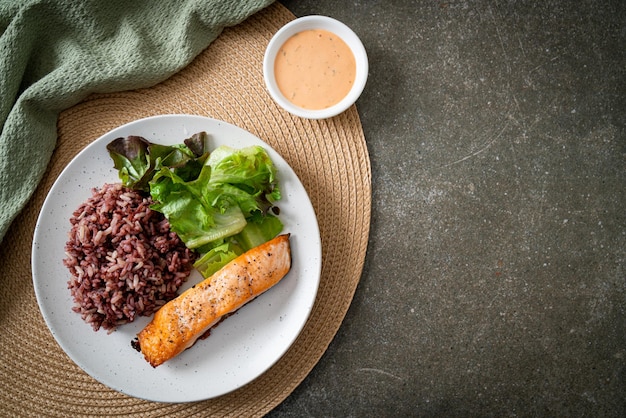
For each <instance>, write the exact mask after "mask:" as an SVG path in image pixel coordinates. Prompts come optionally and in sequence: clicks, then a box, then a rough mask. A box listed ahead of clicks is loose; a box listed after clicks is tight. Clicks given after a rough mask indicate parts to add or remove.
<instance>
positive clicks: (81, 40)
mask: <svg viewBox="0 0 626 418" xmlns="http://www.w3.org/2000/svg"><path fill="white" fill-rule="evenodd" d="M270 3H272V1H270V0H246V1H243V0H242V1H236V0H134V1H128V0H124V1H122V0H21V1H18V0H0V31H1V33H2V36H1V38H0V96H1V103H0V106H1V107H0V120H1V121H2V136H0V242H1V241H2V240H3V238H4V236H5V234H6V231H7V229H8V228H9V226H10V224H11V222H12V221H13V219H14V218H15V216H17V214H18V213H19V212H20V211H21V210H22V209H23V207H24V206H25V204H26V202H27V201H28V199H29V198H30V197H31V195H32V194H33V192H34V191H35V188H36V187H37V184H38V183H39V181H40V180H41V178H42V176H43V173H44V172H45V169H46V165H47V164H48V162H49V160H50V157H51V155H52V151H53V150H54V147H55V144H56V140H57V131H56V123H57V119H58V115H59V113H60V112H61V111H62V110H64V109H67V108H69V107H71V106H72V105H74V104H76V103H78V102H79V101H80V100H82V99H84V98H85V97H86V96H87V95H89V94H91V93H106V92H112V91H122V90H129V89H135V88H142V87H149V86H152V85H154V84H156V83H158V82H160V81H163V80H165V79H167V78H168V77H170V76H171V75H173V74H174V73H176V72H177V71H179V70H180V69H182V68H183V67H184V66H185V65H187V64H188V63H189V62H190V61H191V60H192V59H193V58H194V57H195V56H197V55H198V54H199V53H200V52H201V51H202V50H204V49H205V48H206V47H207V46H208V45H209V44H210V43H211V42H212V41H213V40H215V38H217V36H218V35H219V34H220V32H221V31H222V30H223V28H224V27H227V26H232V25H235V24H237V23H239V22H241V21H243V20H244V19H246V18H247V17H248V16H250V15H252V14H253V13H255V12H257V11H258V10H260V9H262V8H264V7H266V6H268V5H269V4H270Z"/></svg>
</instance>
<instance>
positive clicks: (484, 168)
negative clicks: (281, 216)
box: [270, 0, 626, 417]
mask: <svg viewBox="0 0 626 418" xmlns="http://www.w3.org/2000/svg"><path fill="white" fill-rule="evenodd" d="M283 4H285V5H286V6H287V7H288V8H289V9H290V10H291V11H292V12H294V14H296V15H297V16H303V15H308V14H323V15H328V16H332V17H335V18H337V19H339V20H341V21H343V22H344V23H346V24H347V25H349V26H350V27H352V29H353V30H354V31H355V32H357V34H358V35H359V36H360V37H361V39H362V40H363V43H364V45H365V47H366V49H367V51H368V54H369V59H370V77H369V81H368V84H367V86H366V89H365V92H364V93H363V95H362V97H361V98H360V100H359V101H358V102H357V106H358V110H359V114H360V115H361V119H362V124H363V129H364V131H365V136H366V140H367V143H368V147H369V151H370V157H371V162H372V172H373V207H372V224H371V235H370V242H369V248H368V254H367V258H366V264H365V269H364V272H363V276H362V279H361V282H360V284H359V287H358V289H357V292H356V295H355V298H354V301H353V304H352V306H351V308H350V310H349V312H348V314H347V316H346V318H345V321H344V323H343V325H342V327H341V329H340V330H339V333H338V334H337V336H336V337H335V339H334V340H333V342H332V343H331V345H330V347H329V349H328V351H327V352H326V354H325V355H324V357H323V358H322V360H321V361H320V363H319V364H318V365H317V366H316V367H315V369H314V370H313V371H312V373H311V374H310V375H309V376H308V377H307V379H306V380H305V381H304V382H303V383H302V385H300V386H299V387H298V388H297V389H296V390H295V392H293V394H292V395H291V396H290V397H289V398H288V399H287V400H286V401H285V402H284V403H283V404H281V405H280V406H279V407H278V408H276V409H275V410H274V411H273V412H272V413H271V414H270V416H272V417H303V416H315V417H364V416H384V417H387V416H529V415H533V416H545V415H549V416H626V312H625V310H626V271H625V268H624V264H625V259H626V211H625V209H624V206H625V204H626V198H625V187H626V129H625V121H626V101H625V97H626V96H625V91H626V55H625V54H626V52H625V51H626V2H623V1H603V2H600V1H597V2H596V1H578V2H564V1H552V0H547V1H541V2H538V1H484V0H479V1H474V2H469V1H468V2H464V1H461V2H458V1H433V0H428V1H426V0H424V1H404V0H395V1H349V2H342V1H331V0H323V1H304V0H300V1H285V2H283Z"/></svg>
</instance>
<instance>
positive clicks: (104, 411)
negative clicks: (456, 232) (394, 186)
mask: <svg viewBox="0 0 626 418" xmlns="http://www.w3.org/2000/svg"><path fill="white" fill-rule="evenodd" d="M293 18H294V16H293V15H292V14H291V13H290V12H289V11H288V10H287V9H285V8H284V7H283V6H282V5H280V4H277V3H275V4H273V5H272V6H270V7H268V8H267V9H264V10H262V11H261V12H259V13H257V14H256V15H254V16H252V17H251V18H249V19H248V20H246V21H245V22H243V23H242V24H240V25H238V26H235V27H233V28H229V29H226V30H225V31H224V32H223V33H222V35H220V37H219V38H218V39H217V40H216V41H215V42H213V43H212V44H211V45H210V46H209V47H208V48H207V50H205V51H204V52H203V53H202V54H200V55H199V56H198V57H197V58H196V59H195V60H194V61H193V62H192V63H191V64H190V65H189V66H188V67H186V68H185V69H183V70H182V71H181V72H180V73H178V74H176V75H175V76H173V77H171V78H170V79H168V80H167V81H165V82H163V83H161V84H159V85H156V86H154V87H152V88H149V89H142V90H136V91H129V92H123V93H116V94H106V95H93V96H91V97H89V98H88V99H86V100H85V101H83V102H81V103H80V104H78V105H77V106H75V107H73V108H71V109H69V110H67V111H65V112H63V113H62V115H61V116H60V118H59V123H58V133H59V140H58V145H57V148H56V150H55V153H54V155H53V157H52V161H51V163H50V165H49V166H48V170H47V172H46V174H45V176H44V179H43V181H42V182H41V184H40V186H39V188H38V189H37V191H36V193H35V195H34V196H33V198H32V199H31V201H30V202H29V204H28V206H27V207H26V208H25V209H24V211H23V212H22V213H21V214H20V215H19V216H18V218H17V219H16V220H15V222H14V223H13V224H12V226H11V228H10V230H9V231H8V233H7V235H6V236H5V239H4V241H3V244H2V246H1V249H0V260H2V265H3V268H2V269H1V271H2V281H1V286H0V298H1V304H0V324H1V326H2V328H1V332H0V352H1V353H2V354H1V360H0V402H1V404H2V408H1V410H0V411H1V412H0V415H4V414H7V416H71V417H76V416H94V415H107V416H111V415H135V416H141V417H150V416H167V415H171V416H193V415H198V416H246V417H251V416H262V415H264V414H266V413H267V412H269V411H270V410H272V409H273V408H274V407H276V406H277V405H278V404H279V403H281V402H282V401H283V400H284V399H285V398H286V397H287V396H288V395H289V394H290V393H291V392H292V391H293V390H294V388H295V387H296V386H297V385H298V384H299V383H300V382H302V380H303V379H304V378H305V377H306V376H307V374H308V373H309V372H310V371H311V369H312V368H313V367H314V366H315V364H316V363H317V362H318V361H319V359H320V357H321V356H322V355H323V353H324V352H325V350H326V349H327V347H328V345H329V344H330V342H331V340H332V339H333V337H334V336H335V334H336V332H337V330H338V329H339V326H340V324H341V322H342V320H343V318H344V316H345V314H346V312H347V310H348V307H349V305H350V303H351V301H352V298H353V295H354V291H355V290H356V286H357V284H358V282H359V279H360V276H361V272H362V268H363V262H364V258H365V252H366V248H367V241H368V235H369V223H370V198H371V171H370V163H369V157H368V153H367V147H366V144H365V138H364V135H363V131H362V128H361V124H360V120H359V116H358V114H357V111H356V108H355V107H354V106H353V107H351V108H350V109H348V110H347V111H346V112H345V113H343V114H341V115H339V116H337V117H335V118H332V119H328V120H322V121H310V120H305V119H300V118H297V117H294V116H291V115H289V114H288V113H286V112H284V111H282V110H281V109H279V108H278V107H277V106H276V105H275V104H274V102H273V101H272V100H271V98H270V97H269V95H268V94H267V92H266V90H265V87H264V84H263V74H262V60H263V53H264V50H265V47H266V46H267V43H268V42H269V40H270V38H271V37H272V35H273V34H274V33H275V32H276V30H278V29H279V28H280V27H281V26H282V25H284V24H285V23H287V22H288V21H290V20H292V19H293ZM172 113H178V114H183V113H184V114H196V115H203V116H209V117H212V118H216V119H221V120H224V121H227V122H230V123H232V124H235V125H238V126H240V127H242V128H244V129H246V130H248V131H250V132H252V133H253V134H255V135H256V136H258V137H259V138H261V139H263V140H264V141H265V142H267V143H268V144H270V145H271V146H272V147H273V148H274V149H276V150H277V151H278V152H279V153H280V154H281V155H282V156H283V157H284V158H285V160H287V162H288V163H289V164H290V165H291V167H292V168H293V169H294V171H295V172H296V173H297V175H298V176H299V178H300V179H301V181H302V183H303V184H304V187H305V188H306V190H307V192H308V193H309V196H310V198H311V201H312V203H313V206H314V208H315V211H316V213H317V216H318V222H319V226H320V233H321V239H322V276H321V283H320V287H319V293H318V295H317V299H316V302H315V305H314V307H313V311H312V313H311V316H310V318H309V321H308V322H307V324H306V326H305V328H304V329H303V331H302V333H301V335H300V336H299V337H298V339H297V340H296V342H295V343H294V345H293V346H292V347H291V348H290V349H289V350H288V352H287V353H286V354H285V355H284V357H283V358H281V360H279V362H278V363H276V364H275V365H274V366H273V367H272V368H271V369H270V370H269V371H267V372H266V373H264V374H263V375H262V376H260V377H259V378H257V379H256V380H254V381H253V382H251V383H250V384H248V385H246V386H244V387H243V388H241V389H238V390H237V391H235V392H232V393H230V394H227V395H225V396H222V397H219V398H216V399H211V400H206V401H203V402H197V403H186V404H162V403H154V402H148V401H144V400H140V399H135V398H131V397H128V396H126V395H123V394H121V393H118V392H116V391H114V390H111V389H109V388H108V387H106V386H104V385H102V384H100V383H99V382H97V381H96V380H94V379H93V378H92V377H90V376H89V375H87V374H86V373H85V372H83V371H82V370H81V369H80V368H79V367H78V366H76V365H75V364H74V363H73V362H72V361H71V360H70V359H69V357H67V355H66V354H65V353H64V352H63V351H62V350H61V348H60V347H59V346H58V344H57V343H56V341H55V340H54V338H53V336H52V334H51V333H50V332H49V330H48V328H47V327H46V324H45V322H44V320H43V318H42V316H41V314H40V312H39V309H38V306H37V301H36V298H35V294H34V291H33V285H32V278H31V268H30V251H31V244H32V237H33V231H34V227H35V223H36V219H37V216H38V214H39V211H40V209H41V206H42V203H43V200H44V198H45V196H46V194H47V192H48V190H49V189H50V187H51V186H52V184H53V183H54V181H55V179H56V178H57V176H58V175H59V174H60V172H61V170H62V169H63V168H64V167H65V166H66V165H67V164H68V163H69V162H70V161H71V159H72V158H73V157H74V156H75V155H76V154H77V153H78V152H79V151H80V150H81V149H83V148H84V147H85V146H86V145H87V144H89V143H90V142H92V141H94V140H95V139H97V138H98V137H99V136H101V135H102V134H104V133H106V132H107V131H109V130H111V129H113V128H115V127H117V126H120V125H123V124H125V123H127V122H131V121H133V120H136V119H140V118H143V117H147V116H153V115H160V114H172ZM68 309H69V307H68ZM138 378H140V377H138Z"/></svg>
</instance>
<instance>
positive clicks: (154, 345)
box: [137, 234, 291, 367]
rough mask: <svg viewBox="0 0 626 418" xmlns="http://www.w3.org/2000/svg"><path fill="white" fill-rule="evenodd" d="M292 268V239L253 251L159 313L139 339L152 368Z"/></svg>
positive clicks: (281, 238)
mask: <svg viewBox="0 0 626 418" xmlns="http://www.w3.org/2000/svg"><path fill="white" fill-rule="evenodd" d="M290 269H291V247H290V244H289V234H284V235H279V236H277V237H276V238H274V239H272V240H270V241H268V242H266V243H265V244H262V245H259V246H258V247H255V248H252V249H251V250H249V251H247V252H245V253H244V254H242V255H240V256H239V257H237V258H235V259H234V260H233V261H231V262H230V263H228V264H227V265H226V266H224V267H223V268H222V269H221V270H219V271H217V272H216V273H215V274H214V275H213V276H211V277H209V278H208V279H205V280H204V281H202V282H200V283H198V284H196V285H195V286H194V287H192V288H191V289H188V290H186V291H185V292H183V293H182V294H181V295H179V296H178V297H177V298H175V299H173V300H171V301H169V302H168V303H166V304H165V305H163V307H161V309H159V310H158V311H157V312H156V313H155V314H154V317H153V318H152V321H151V322H150V323H149V324H148V325H147V326H146V327H145V328H144V329H143V330H142V331H141V332H140V333H139V334H138V335H137V340H138V344H137V345H138V346H139V347H138V348H139V350H141V353H142V354H143V355H144V357H145V359H146V361H148V362H149V363H150V364H151V365H152V367H157V366H159V365H161V364H163V363H164V362H166V361H167V360H169V359H171V358H173V357H175V356H176V355H178V354H180V353H181V352H182V351H184V350H185V349H187V348H189V347H191V346H192V345H193V344H194V343H195V342H196V340H197V339H198V338H199V337H200V336H202V335H203V334H204V333H205V332H206V331H208V330H209V329H210V328H211V327H213V326H214V325H216V324H217V323H218V322H219V321H220V319H222V318H223V317H224V315H227V314H229V313H232V312H234V311H236V310H237V309H239V308H240V307H241V306H243V305H245V304H246V303H248V302H249V301H251V300H252V299H254V298H256V297H257V296H259V295H260V294H262V293H263V292H265V291H266V290H268V289H269V288H271V287H272V286H274V285H275V284H276V283H278V282H279V281H280V280H281V279H282V278H283V277H284V276H285V275H286V274H287V273H288V272H289V270H290Z"/></svg>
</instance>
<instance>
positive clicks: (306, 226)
mask: <svg viewBox="0 0 626 418" xmlns="http://www.w3.org/2000/svg"><path fill="white" fill-rule="evenodd" d="M200 131H206V132H207V133H209V134H210V135H211V136H212V137H213V140H214V144H215V146H217V145H222V144H226V145H230V146H232V147H236V148H241V147H244V146H248V145H254V144H256V145H261V146H263V147H264V148H265V149H266V150H267V151H268V153H269V154H270V157H271V158H272V160H273V161H274V163H275V164H276V166H277V169H278V175H279V181H280V185H281V186H280V187H281V192H282V195H283V198H282V200H281V201H280V202H279V205H278V206H279V207H280V218H281V220H282V221H283V224H284V225H285V229H284V232H289V233H291V248H292V260H293V262H292V268H291V271H290V272H289V273H288V274H287V276H285V277H284V278H283V279H282V281H280V282H279V283H278V284H277V285H276V286H274V287H273V288H272V289H270V290H269V291H268V292H266V293H264V294H263V295H261V296H259V297H258V298H257V299H255V300H254V301H252V302H250V303H249V304H247V305H246V306H244V307H243V308H241V309H240V310H239V311H237V313H236V314H235V315H232V316H231V317H229V318H228V319H226V320H225V321H224V322H223V323H221V324H220V325H219V326H218V327H216V328H215V329H214V330H213V331H212V332H211V335H210V337H209V338H207V339H205V340H201V341H198V342H197V343H196V344H195V345H194V346H193V347H192V348H190V349H189V350H186V351H185V352H183V353H182V354H180V355H179V356H178V357H176V358H174V359H172V360H170V361H168V362H166V363H165V364H163V365H161V366H159V367H157V368H152V367H151V366H150V365H149V364H148V363H147V362H146V361H145V360H144V359H143V356H142V355H141V354H140V353H139V352H137V351H135V350H134V349H133V348H132V347H131V345H130V343H131V340H133V338H135V335H136V334H137V333H138V332H139V331H140V330H141V329H142V328H143V327H144V326H145V325H146V324H147V323H148V322H149V320H150V319H149V318H145V317H142V318H140V319H139V320H136V321H135V322H134V323H132V324H126V325H123V326H121V327H119V328H118V330H117V331H115V332H113V333H111V334H107V332H106V331H105V330H100V331H98V332H94V331H93V329H92V328H91V325H88V324H86V323H85V322H83V320H82V319H81V317H80V315H79V314H77V313H74V312H73V311H72V309H71V308H72V306H73V301H72V297H71V295H70V291H69V290H68V289H67V281H68V279H69V272H68V270H67V268H66V267H65V266H64V265H63V258H64V257H65V254H64V246H65V242H66V241H67V234H68V232H69V229H70V223H69V219H70V216H71V214H72V212H73V211H74V210H75V209H76V208H77V207H78V206H79V205H80V204H81V203H82V202H84V201H85V200H86V199H87V198H89V196H91V189H92V188H93V187H99V186H102V185H103V184H104V183H106V182H119V178H118V177H117V171H116V170H115V169H114V168H113V162H112V160H111V159H110V157H109V154H108V152H107V150H106V145H107V144H108V143H109V142H110V141H112V140H113V139H115V138H118V137H122V136H124V137H125V136H128V135H140V136H143V137H145V138H146V139H148V140H150V141H153V142H159V143H163V144H174V143H181V142H182V141H183V140H184V139H185V138H188V137H190V136H191V135H193V134H194V133H196V132H200ZM32 270H33V283H34V288H35V294H36V296H37V302H38V303H39V307H40V309H41V312H42V314H43V317H44V319H45V321H46V323H47V325H48V327H49V328H50V331H51V332H52V334H53V335H54V337H55V339H56V340H57V342H58V343H59V345H60V346H61V347H62V348H63V350H65V352H66V353H67V354H68V355H69V357H70V358H71V359H72V360H73V361H74V362H75V363H76V364H77V365H78V366H80V367H81V368H82V369H83V370H84V371H85V372H87V373H88V374H89V375H91V376H92V377H94V378H95V379H96V380H98V381H100V382H101V383H103V384H105V385H107V386H109V387H111V388H113V389H115V390H118V391H119V392H122V393H125V394H128V395H130V396H134V397H137V398H142V399H147V400H153V401H160V402H190V401H197V400H203V399H209V398H214V397H217V396H220V395H223V394H225V393H228V392H230V391H233V390H235V389H237V388H239V387H241V386H244V385H245V384H247V383H249V382H251V381H252V380H254V379H255V378H257V377H258V376H260V375H261V374H262V373H264V372H265V371H266V370H268V369H269V368H270V367H271V366H272V365H273V364H274V363H275V362H276V361H277V360H279V359H280V357H281V356H282V355H283V354H284V353H285V352H286V351H287V349H288V348H289V347H290V346H291V344H292V343H293V342H294V340H295V339H296V337H297V336H298V334H299V333H300V331H301V330H302V328H303V326H304V324H305V322H306V320H307V318H308V317H309V314H310V311H311V309H312V307H313V303H314V301H315V297H316V294H317V289H318V285H319V279H320V271H321V242H320V235H319V228H318V224H317V220H316V217H315V213H314V211H313V207H312V205H311V202H310V200H309V197H308V195H307V193H306V191H305V190H304V188H303V186H302V183H301V182H300V180H299V179H298V177H297V176H296V174H295V173H294V171H293V170H292V169H291V168H290V167H289V165H288V164H287V163H286V162H285V160H284V159H283V158H282V157H281V156H280V155H279V154H278V153H277V152H276V151H275V150H273V149H272V148H271V147H270V146H268V145H267V144H265V143H264V142H263V141H261V140H260V139H259V138H257V137H255V136H254V135H252V134H251V133H249V132H247V131H245V130H243V129H241V128H238V127H236V126H233V125H230V124H228V123H226V122H222V121H218V120H214V119H209V118H205V117H200V116H189V115H166V116H155V117H151V118H147V119H141V120H138V121H135V122H132V123H129V124H127V125H124V126H121V127H119V128H117V129H114V130H113V131H111V132H109V133H107V134H105V135H104V136H102V137H100V138H99V139H97V140H96V141H95V142H93V143H92V144H90V145H89V146H87V147H86V148H85V149H84V150H83V151H81V152H80V153H79V154H78V155H77V156H76V157H75V158H74V159H73V160H72V162H71V163H70V164H69V165H68V166H67V167H66V168H65V170H64V171H63V172H62V173H61V175H60V176H59V178H58V179H57V180H56V182H55V183H54V185H53V186H52V188H51V190H50V192H49V194H48V196H47V197H46V200H45V202H44V204H43V207H42V209H41V213H40V215H39V219H38V221H37V225H36V227H35V234H34V239H33V247H32ZM199 280H201V276H200V274H199V273H197V272H195V271H194V272H193V273H192V275H191V277H190V278H189V280H188V282H187V283H186V285H185V286H184V288H188V287H189V286H191V284H193V283H194V282H197V281H199Z"/></svg>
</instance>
